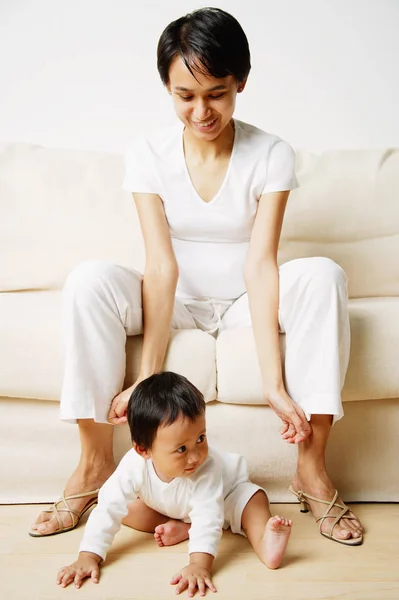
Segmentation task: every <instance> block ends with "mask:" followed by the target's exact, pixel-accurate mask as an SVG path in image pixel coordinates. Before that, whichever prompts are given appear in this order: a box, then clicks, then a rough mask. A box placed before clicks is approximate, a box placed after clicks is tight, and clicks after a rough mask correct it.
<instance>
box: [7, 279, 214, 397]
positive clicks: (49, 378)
mask: <svg viewBox="0 0 399 600" xmlns="http://www.w3.org/2000/svg"><path fill="white" fill-rule="evenodd" d="M60 300H61V292H59V291H43V292H14V293H0V356H1V368H0V395H1V396H10V397H19V398H40V399H43V400H57V399H59V397H60V392H61V383H62V352H61V302H60ZM141 343H142V336H135V337H129V338H128V341H127V369H126V385H128V384H130V383H132V382H133V381H134V379H135V377H136V376H137V375H138V372H139V360H140V354H141ZM215 347H216V344H215V339H214V338H213V337H212V336H210V335H208V334H207V333H204V332H203V331H199V330H184V331H173V332H172V334H171V338H170V342H169V346H168V351H167V356H166V361H165V369H167V370H171V371H177V372H178V373H181V374H182V375H185V376H186V377H188V379H190V381H192V382H193V383H194V385H196V386H197V387H198V388H199V389H200V390H201V391H202V393H203V394H204V396H205V400H206V401H210V400H214V399H215V398H216V371H215V362H216V358H215Z"/></svg>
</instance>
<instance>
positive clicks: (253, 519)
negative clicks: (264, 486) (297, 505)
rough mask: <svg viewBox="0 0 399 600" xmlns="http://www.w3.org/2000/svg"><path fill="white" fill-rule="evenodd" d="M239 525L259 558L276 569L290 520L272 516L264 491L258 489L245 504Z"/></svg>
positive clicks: (281, 556) (289, 529)
mask: <svg viewBox="0 0 399 600" xmlns="http://www.w3.org/2000/svg"><path fill="white" fill-rule="evenodd" d="M241 525H242V528H243V530H244V531H245V533H246V535H247V537H248V540H249V542H250V544H251V546H252V547H253V549H254V550H255V552H256V554H257V555H258V557H259V558H260V560H261V561H262V562H263V563H264V564H265V565H267V566H268V567H269V569H277V567H279V566H280V564H281V561H282V560H283V556H284V552H285V549H286V547H287V543H288V539H289V537H290V533H291V525H292V521H291V520H289V519H282V518H281V517H279V516H277V515H276V516H275V517H272V516H271V513H270V509H269V501H268V499H267V496H266V493H265V492H263V491H262V490H258V491H257V492H256V493H255V494H254V495H253V496H252V498H251V499H250V500H249V502H248V503H247V505H246V506H245V508H244V510H243V513H242V517H241Z"/></svg>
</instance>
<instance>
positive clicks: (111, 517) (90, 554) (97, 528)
mask: <svg viewBox="0 0 399 600" xmlns="http://www.w3.org/2000/svg"><path fill="white" fill-rule="evenodd" d="M133 453H134V454H133ZM136 457H137V458H138V459H139V460H138V461H137V460H136ZM143 462H144V461H143V459H141V458H140V457H138V455H137V454H136V453H135V452H134V450H132V451H131V452H128V453H127V454H126V455H125V456H124V457H123V459H122V461H121V462H120V464H119V466H118V468H117V469H116V471H115V472H114V473H113V474H112V475H111V477H110V478H109V479H108V480H107V481H106V482H105V484H104V485H103V486H102V488H101V490H100V493H99V496H98V504H97V506H96V508H95V509H94V510H93V511H92V513H91V515H90V517H89V519H88V521H87V524H86V527H85V531H84V535H83V540H82V542H81V544H80V547H79V556H78V559H77V560H76V561H75V562H74V563H73V564H71V565H69V566H68V567H63V568H62V569H60V571H59V572H58V576H57V583H58V584H60V585H62V587H66V586H67V585H69V584H70V583H72V582H74V583H75V585H76V587H80V586H81V584H82V582H83V580H84V579H85V578H86V577H91V579H92V581H93V582H94V583H98V580H99V572H100V568H99V565H100V563H101V562H102V561H103V560H105V558H106V556H107V551H108V548H109V547H110V546H111V544H112V541H113V539H114V536H115V534H116V533H117V532H118V531H119V529H120V527H121V523H122V519H123V518H124V517H125V516H126V515H127V513H128V504H129V503H130V502H132V501H133V500H134V499H135V498H136V495H137V491H138V490H139V488H140V485H141V483H140V481H141V479H142V463H143Z"/></svg>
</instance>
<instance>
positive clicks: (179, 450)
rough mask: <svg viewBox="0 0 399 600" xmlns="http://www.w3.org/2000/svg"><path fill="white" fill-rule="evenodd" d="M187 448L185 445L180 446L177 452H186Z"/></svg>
mask: <svg viewBox="0 0 399 600" xmlns="http://www.w3.org/2000/svg"><path fill="white" fill-rule="evenodd" d="M186 450H187V448H186V447H185V446H180V448H178V449H177V450H176V452H178V453H179V454H184V453H185V451H186Z"/></svg>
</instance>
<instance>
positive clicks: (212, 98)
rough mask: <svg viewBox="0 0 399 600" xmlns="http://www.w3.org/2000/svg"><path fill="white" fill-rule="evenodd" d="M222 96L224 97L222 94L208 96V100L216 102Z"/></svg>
mask: <svg viewBox="0 0 399 600" xmlns="http://www.w3.org/2000/svg"><path fill="white" fill-rule="evenodd" d="M222 96H224V93H222V94H218V95H217V96H209V98H210V99H211V100H217V99H218V98H222Z"/></svg>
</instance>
